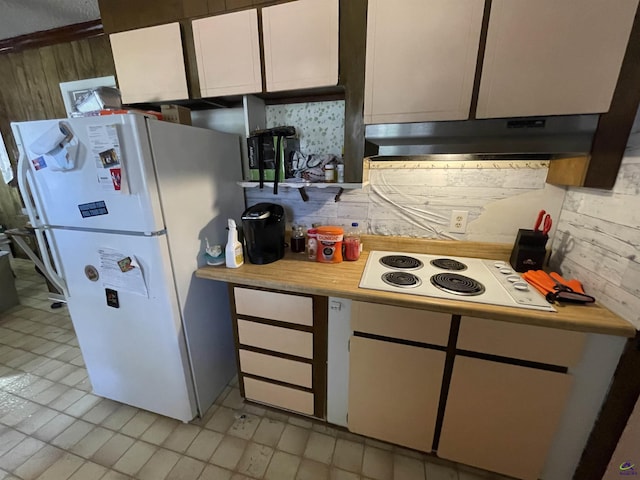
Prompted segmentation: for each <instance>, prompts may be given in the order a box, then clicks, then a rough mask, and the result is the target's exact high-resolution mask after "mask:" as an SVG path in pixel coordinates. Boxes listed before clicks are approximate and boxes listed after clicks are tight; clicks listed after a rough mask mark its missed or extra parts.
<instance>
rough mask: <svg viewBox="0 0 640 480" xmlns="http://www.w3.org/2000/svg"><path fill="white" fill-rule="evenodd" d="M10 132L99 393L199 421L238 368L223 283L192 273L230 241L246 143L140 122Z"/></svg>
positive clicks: (34, 220) (71, 122) (29, 203)
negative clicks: (207, 248)
mask: <svg viewBox="0 0 640 480" xmlns="http://www.w3.org/2000/svg"><path fill="white" fill-rule="evenodd" d="M12 129H13V132H14V135H15V137H16V141H17V143H18V144H19V145H18V146H19V148H20V151H21V158H20V161H19V168H18V170H19V183H20V187H21V188H20V189H21V193H22V196H23V200H24V202H25V206H26V209H27V211H28V213H29V217H30V221H31V224H32V225H33V226H34V227H35V228H36V236H37V238H38V240H39V246H40V251H41V253H42V255H43V257H44V258H43V263H44V264H45V267H46V268H47V270H48V273H49V276H50V277H52V278H53V279H54V280H55V282H56V283H57V284H58V286H59V288H60V289H61V291H63V292H64V295H65V297H66V301H67V305H68V308H69V313H70V315H71V320H72V322H73V326H74V329H75V332H76V334H77V337H78V341H79V344H80V349H81V351H82V355H83V358H84V361H85V364H86V367H87V370H88V374H89V379H90V380H91V384H92V386H93V390H94V392H95V394H97V395H100V396H103V397H106V398H110V399H113V400H117V401H119V402H122V403H126V404H129V405H133V406H135V407H139V408H142V409H145V410H149V411H152V412H156V413H159V414H162V415H166V416H168V417H172V418H175V419H178V420H182V421H185V422H186V421H190V420H192V419H193V418H194V417H195V416H197V415H199V414H200V415H202V414H204V413H205V412H206V410H207V409H208V408H209V407H210V406H211V405H212V404H213V402H214V400H215V398H216V397H217V396H218V394H219V393H220V392H221V391H222V390H223V389H224V387H225V385H226V384H227V383H228V382H229V380H230V379H231V378H232V377H233V375H234V374H235V372H236V366H235V357H234V345H233V335H232V327H231V319H230V311H229V298H228V292H227V287H226V284H224V283H221V282H215V281H210V280H203V279H199V278H196V277H195V274H194V272H195V270H196V269H197V268H198V267H199V266H202V265H203V264H204V259H203V252H204V245H205V238H206V239H208V240H209V242H210V243H211V244H222V245H224V243H225V242H226V233H227V232H226V230H225V227H226V225H227V218H235V219H239V218H240V216H241V214H242V211H243V210H244V195H243V192H242V189H241V188H240V187H239V186H238V185H237V183H236V182H238V181H240V180H241V179H242V173H241V160H240V137H239V136H236V135H230V134H225V133H220V132H216V131H213V130H207V129H201V128H195V127H190V126H184V125H178V124H173V123H168V122H163V121H159V120H156V119H151V118H147V117H145V116H143V115H140V114H124V115H108V116H100V117H84V118H71V119H60V120H43V121H34V122H20V123H13V124H12ZM47 244H48V248H47Z"/></svg>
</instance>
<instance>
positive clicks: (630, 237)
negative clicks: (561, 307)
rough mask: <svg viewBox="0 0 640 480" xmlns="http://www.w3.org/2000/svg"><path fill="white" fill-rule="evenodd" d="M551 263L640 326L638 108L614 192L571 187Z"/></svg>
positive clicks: (639, 154)
mask: <svg viewBox="0 0 640 480" xmlns="http://www.w3.org/2000/svg"><path fill="white" fill-rule="evenodd" d="M553 250H554V253H553V255H552V257H551V262H552V266H553V267H554V268H556V269H560V270H561V271H562V273H563V274H564V275H565V276H567V277H573V278H578V279H580V280H581V281H582V282H583V283H584V286H585V290H586V291H587V292H588V293H589V294H591V295H593V296H595V297H596V298H597V299H598V301H600V302H601V303H602V304H603V305H605V306H607V307H608V308H609V309H611V310H613V311H614V312H616V313H617V314H618V315H620V316H621V317H623V318H625V319H626V320H628V321H630V322H631V323H633V324H634V326H635V327H636V328H637V329H640V257H639V255H638V252H639V251H640V111H639V112H638V115H637V116H636V121H635V124H634V126H633V129H632V133H631V135H630V137H629V141H628V143H627V149H626V152H625V156H624V160H623V163H622V167H621V168H620V172H619V174H618V178H617V180H616V185H615V187H614V188H613V190H612V191H608V190H595V189H584V188H570V189H568V192H567V196H566V200H565V203H564V206H563V208H562V214H561V216H560V222H559V224H558V231H557V234H556V237H555V239H554V242H553Z"/></svg>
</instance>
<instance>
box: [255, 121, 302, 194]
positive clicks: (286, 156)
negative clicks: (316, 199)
mask: <svg viewBox="0 0 640 480" xmlns="http://www.w3.org/2000/svg"><path fill="white" fill-rule="evenodd" d="M295 134H296V129H295V127H289V126H282V127H274V128H269V129H267V130H256V131H254V132H251V136H250V137H249V138H248V139H247V147H248V152H249V175H250V178H251V180H257V181H259V182H260V188H262V187H263V185H264V182H265V181H268V182H273V193H274V194H277V193H278V182H282V181H284V179H285V178H291V177H292V172H291V158H292V156H293V153H294V152H295V151H296V150H298V149H299V143H298V142H297V141H296V140H295V139H294V138H291V137H293V136H295ZM287 137H289V138H287Z"/></svg>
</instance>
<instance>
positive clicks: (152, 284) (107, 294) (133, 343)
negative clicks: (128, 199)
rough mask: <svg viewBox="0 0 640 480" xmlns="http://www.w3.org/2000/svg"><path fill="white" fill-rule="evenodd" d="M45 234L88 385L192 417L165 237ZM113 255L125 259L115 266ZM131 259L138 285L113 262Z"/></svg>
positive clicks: (106, 394) (121, 398) (108, 394)
mask: <svg viewBox="0 0 640 480" xmlns="http://www.w3.org/2000/svg"><path fill="white" fill-rule="evenodd" d="M50 234H51V237H52V238H53V242H54V243H55V246H56V248H57V250H58V252H59V253H60V257H61V263H62V267H63V271H64V275H65V277H66V279H67V284H68V287H69V298H68V306H69V312H70V314H71V320H72V322H73V326H74V328H75V331H76V334H77V336H78V341H79V344H80V349H81V351H82V356H83V358H84V361H85V364H86V366H87V370H88V373H89V379H90V380H91V384H92V385H93V389H94V392H95V393H96V394H97V395H100V396H103V397H106V398H110V399H113V400H117V401H119V402H122V403H126V404H128V405H133V406H135V407H139V408H142V409H145V410H149V411H152V412H156V413H159V414H161V415H166V416H168V417H172V418H175V419H178V420H182V421H185V422H186V421H190V420H192V419H193V418H194V416H195V415H196V413H197V409H196V401H195V394H194V389H193V381H192V376H191V369H190V365H189V360H188V355H187V348H186V343H185V337H184V333H183V329H182V322H181V318H180V311H179V309H178V302H177V298H176V292H175V288H174V287H173V272H172V269H171V267H170V262H169V251H168V246H167V239H166V236H164V235H163V236H157V237H143V236H128V235H114V234H107V233H96V232H82V231H70V230H53V231H50ZM101 251H102V253H101ZM120 257H122V258H120ZM127 258H128V259H129V260H126V259H127ZM118 259H120V260H124V261H123V262H121V265H117V260H118ZM114 262H116V263H115V264H114ZM132 265H133V266H135V265H138V266H137V267H135V268H134V270H135V269H138V272H134V273H142V278H143V280H144V283H143V284H141V283H140V281H136V277H135V276H133V277H131V276H129V277H128V278H126V279H125V278H124V276H125V275H129V274H130V273H132V272H131V271H125V272H122V271H121V268H120V267H121V266H122V268H123V269H125V270H127V269H128V268H129V266H132ZM145 289H146V291H147V292H148V295H144V290H145ZM110 290H111V291H110Z"/></svg>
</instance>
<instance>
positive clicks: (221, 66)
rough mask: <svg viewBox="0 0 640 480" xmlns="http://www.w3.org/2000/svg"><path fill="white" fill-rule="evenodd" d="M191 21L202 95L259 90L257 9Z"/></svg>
mask: <svg viewBox="0 0 640 480" xmlns="http://www.w3.org/2000/svg"><path fill="white" fill-rule="evenodd" d="M192 25H193V41H194V43H195V48H196V59H197V62H198V78H199V79H200V94H201V95H202V96H203V97H216V96H222V95H239V94H245V93H256V92H261V91H262V73H261V71H260V42H259V40H258V13H257V10H255V9H252V10H244V11H241V12H236V13H230V14H227V15H218V16H215V17H209V18H201V19H199V20H194V21H193V22H192Z"/></svg>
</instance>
